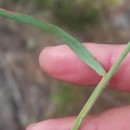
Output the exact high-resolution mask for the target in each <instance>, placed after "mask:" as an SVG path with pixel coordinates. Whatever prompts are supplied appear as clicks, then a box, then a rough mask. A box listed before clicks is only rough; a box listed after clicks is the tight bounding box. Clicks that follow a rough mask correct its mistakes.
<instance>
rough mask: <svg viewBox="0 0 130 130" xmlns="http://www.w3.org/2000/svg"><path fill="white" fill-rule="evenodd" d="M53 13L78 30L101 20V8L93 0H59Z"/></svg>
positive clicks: (57, 18) (96, 23)
mask: <svg viewBox="0 0 130 130" xmlns="http://www.w3.org/2000/svg"><path fill="white" fill-rule="evenodd" d="M53 13H54V16H55V17H56V20H58V21H59V22H61V23H64V24H65V25H68V26H69V27H71V28H73V29H78V30H81V29H82V30H83V29H85V28H86V27H88V26H92V25H96V26H97V25H98V24H99V23H100V22H101V14H100V10H99V9H98V8H97V7H96V6H95V4H94V1H91V0H75V1H74V0H57V3H55V4H54V6H53Z"/></svg>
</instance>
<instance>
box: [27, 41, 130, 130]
mask: <svg viewBox="0 0 130 130" xmlns="http://www.w3.org/2000/svg"><path fill="white" fill-rule="evenodd" d="M84 45H85V47H86V48H87V49H88V50H89V51H90V52H91V53H92V54H93V56H94V57H95V58H96V59H97V60H98V61H99V62H100V63H101V64H102V65H103V67H104V68H105V70H106V71H108V70H109V69H110V67H111V66H112V64H113V63H114V62H115V61H116V59H117V58H118V56H119V55H120V53H121V52H122V50H123V49H124V48H125V45H106V44H92V43H85V44H84ZM39 63H40V66H41V68H42V69H43V70H44V71H45V72H46V73H47V74H48V75H50V76H51V77H53V78H55V79H58V80H62V81H65V82H69V83H73V84H76V85H92V86H95V85H97V84H98V82H99V81H100V79H101V77H100V76H99V75H98V74H96V73H95V72H94V71H93V70H92V69H90V68H89V67H88V66H86V65H85V64H84V63H83V62H82V61H80V60H79V58H78V57H77V56H76V55H75V54H74V53H73V52H72V51H71V50H70V49H69V47H67V46H65V45H61V46H55V47H47V48H45V49H44V50H43V51H42V52H41V54H40V58H39ZM109 87H110V88H113V89H116V90H120V91H129V92H130V53H129V54H128V56H127V57H126V58H125V60H124V61H123V63H122V64H121V65H120V67H119V69H118V70H117V71H116V73H115V74H114V76H113V77H112V79H111V80H110V83H109ZM81 89H82V88H81ZM75 119H76V117H66V118H61V119H49V120H46V121H42V122H39V123H35V124H32V125H29V126H28V127H27V129H26V130H71V128H72V125H73V123H74V121H75ZM79 130H130V106H124V107H119V108H112V109H110V110H107V111H106V112H103V113H100V114H98V115H93V116H91V115H89V116H87V117H86V119H85V121H84V122H83V123H82V125H81V127H80V128H79Z"/></svg>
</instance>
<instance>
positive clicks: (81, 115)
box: [71, 42, 130, 130]
mask: <svg viewBox="0 0 130 130" xmlns="http://www.w3.org/2000/svg"><path fill="white" fill-rule="evenodd" d="M129 51H130V42H129V43H128V44H127V46H126V48H125V49H124V51H123V52H122V54H121V55H120V56H119V58H118V59H117V61H116V62H115V63H114V65H113V66H112V67H111V68H110V70H109V72H108V73H106V74H105V75H104V76H103V78H102V80H101V81H100V82H99V84H98V85H97V87H96V88H95V90H94V92H93V93H92V95H91V96H90V98H89V99H88V101H87V103H86V104H85V106H84V107H83V109H82V110H81V112H80V113H79V115H78V117H77V119H76V121H75V123H74V125H73V127H72V129H71V130H78V129H79V127H80V125H81V123H82V122H83V120H84V118H85V117H86V115H87V114H88V113H89V111H90V109H91V108H92V106H93V105H94V103H95V101H96V100H97V98H98V97H99V96H100V94H101V92H102V91H103V89H104V88H105V87H106V86H107V84H108V82H109V80H110V79H111V77H112V76H113V74H114V73H115V71H116V70H117V69H118V67H119V65H120V64H121V63H122V61H123V60H124V58H125V57H126V55H127V54H128V53H129Z"/></svg>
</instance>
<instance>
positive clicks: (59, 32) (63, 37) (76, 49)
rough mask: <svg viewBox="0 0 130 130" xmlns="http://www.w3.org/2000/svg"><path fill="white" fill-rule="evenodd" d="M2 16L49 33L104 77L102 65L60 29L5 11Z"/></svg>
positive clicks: (0, 12) (0, 10)
mask: <svg viewBox="0 0 130 130" xmlns="http://www.w3.org/2000/svg"><path fill="white" fill-rule="evenodd" d="M0 16H1V17H5V18H8V19H13V20H16V21H19V22H24V23H27V24H30V25H33V26H36V27H38V28H40V29H42V30H44V31H46V32H48V33H51V34H54V35H55V36H57V37H58V38H59V39H60V40H61V41H62V42H64V43H66V44H67V45H68V46H69V47H70V48H71V49H72V50H73V51H74V52H75V53H76V54H77V56H78V57H79V58H80V59H81V60H82V61H84V62H85V63H86V64H87V65H88V66H89V67H91V68H92V69H93V70H95V71H96V72H97V73H98V74H99V75H104V74H105V73H106V72H105V70H104V68H103V67H102V65H101V64H100V63H99V62H98V61H97V60H96V59H95V58H94V57H93V56H92V55H91V54H90V52H89V51H88V50H87V49H86V48H85V47H84V46H83V45H82V44H81V43H80V42H79V41H78V40H76V39H75V38H74V37H72V36H71V35H70V34H68V33H67V32H65V31H64V30H62V29H60V28H59V27H57V26H54V25H52V24H48V23H45V22H43V21H40V20H37V19H35V18H33V17H30V16H27V15H23V14H20V13H15V12H11V11H6V10H4V9H0Z"/></svg>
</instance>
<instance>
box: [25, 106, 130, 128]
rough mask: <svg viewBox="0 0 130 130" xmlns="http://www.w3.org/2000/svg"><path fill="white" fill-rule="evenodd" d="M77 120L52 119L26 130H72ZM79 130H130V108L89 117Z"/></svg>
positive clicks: (115, 109) (120, 108) (70, 118)
mask: <svg viewBox="0 0 130 130" xmlns="http://www.w3.org/2000/svg"><path fill="white" fill-rule="evenodd" d="M75 119H76V117H69V118H62V119H50V120H47V121H43V122H40V123H36V124H33V125H30V126H29V127H28V128H27V129H26V130H71V128H72V125H73V123H74V121H75ZM79 130H130V106H126V107H119V108H113V109H111V110H108V111H106V112H104V113H101V114H100V115H96V116H88V117H86V119H85V120H84V122H83V123H82V124H81V127H80V129H79Z"/></svg>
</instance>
